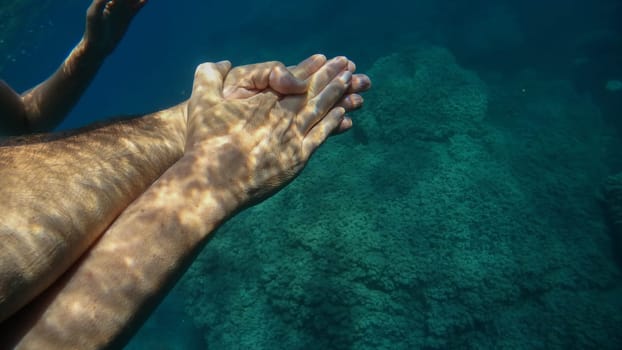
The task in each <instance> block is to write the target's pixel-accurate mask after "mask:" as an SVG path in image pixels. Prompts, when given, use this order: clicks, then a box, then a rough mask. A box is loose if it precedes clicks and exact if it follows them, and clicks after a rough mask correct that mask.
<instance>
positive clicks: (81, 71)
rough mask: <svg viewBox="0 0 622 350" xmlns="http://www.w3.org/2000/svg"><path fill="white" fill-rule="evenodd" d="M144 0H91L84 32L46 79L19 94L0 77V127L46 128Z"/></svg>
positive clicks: (66, 108) (74, 98) (15, 130)
mask: <svg viewBox="0 0 622 350" xmlns="http://www.w3.org/2000/svg"><path fill="white" fill-rule="evenodd" d="M145 3H146V0H113V1H111V0H93V2H92V3H91V5H90V6H89V8H88V10H87V14H86V29H85V32H84V36H83V37H82V39H81V40H80V42H79V43H78V45H76V47H75V48H74V49H73V50H72V51H71V53H70V54H69V56H68V57H67V58H66V59H65V60H64V61H63V63H62V64H61V65H60V67H59V68H58V69H57V70H56V72H54V74H52V76H50V77H49V78H48V79H47V80H45V81H43V82H42V83H40V84H39V85H37V86H35V87H34V88H32V89H30V90H28V91H26V92H24V93H23V94H21V95H19V94H17V93H15V92H14V91H13V90H12V89H11V88H10V87H9V86H8V85H7V84H6V83H4V82H0V123H1V125H0V131H2V133H4V134H7V135H20V134H25V133H31V132H42V131H48V130H51V129H52V128H54V127H55V126H56V125H58V124H59V123H60V122H61V121H62V120H63V119H64V118H65V116H67V114H68V113H69V112H70V111H71V109H72V108H73V107H74V106H75V104H76V103H77V102H78V100H79V99H80V97H81V96H82V94H83V93H84V92H85V91H86V88H87V87H88V86H89V84H90V83H91V81H92V80H93V78H94V77H95V75H96V74H97V71H98V70H99V68H100V67H101V65H102V64H103V62H104V59H105V58H106V57H107V56H108V55H109V54H110V53H111V52H112V51H113V50H114V48H115V47H116V46H117V44H118V43H119V42H120V41H121V39H122V37H123V35H124V34H125V32H126V31H127V28H128V26H129V25H130V22H131V20H132V18H133V17H134V16H135V15H136V13H138V11H139V10H140V9H141V8H142V7H143V6H144V5H145Z"/></svg>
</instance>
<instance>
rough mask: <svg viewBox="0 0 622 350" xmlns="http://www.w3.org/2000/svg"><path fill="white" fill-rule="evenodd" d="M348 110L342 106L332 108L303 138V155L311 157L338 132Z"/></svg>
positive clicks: (304, 157)
mask: <svg viewBox="0 0 622 350" xmlns="http://www.w3.org/2000/svg"><path fill="white" fill-rule="evenodd" d="M345 113H346V111H345V110H344V109H343V108H342V107H336V108H333V109H332V110H330V112H328V114H327V115H326V116H325V117H324V118H322V120H321V121H320V122H318V123H317V124H315V125H314V126H313V128H311V130H310V131H309V132H308V133H307V135H306V136H305V138H304V139H303V140H302V157H303V159H309V157H311V154H313V152H314V151H315V150H316V149H317V148H318V147H319V146H320V145H321V144H322V143H324V141H326V139H327V138H328V137H329V136H330V135H331V134H333V133H335V132H337V131H338V130H339V128H340V126H341V124H342V123H343V120H344V115H345Z"/></svg>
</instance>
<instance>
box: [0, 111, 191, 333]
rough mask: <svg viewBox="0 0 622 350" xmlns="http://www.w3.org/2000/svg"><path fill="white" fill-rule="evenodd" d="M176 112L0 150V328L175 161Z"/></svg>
mask: <svg viewBox="0 0 622 350" xmlns="http://www.w3.org/2000/svg"><path fill="white" fill-rule="evenodd" d="M184 108H185V104H181V105H178V106H175V107H173V108H170V109H167V110H164V111H160V112H156V113H153V114H149V115H145V116H143V117H141V118H135V119H131V120H126V121H121V122H115V123H112V124H108V125H103V126H99V127H90V128H89V130H86V131H84V130H83V131H81V132H77V133H74V134H73V135H72V134H69V135H64V134H55V135H41V136H32V137H25V138H18V139H14V140H13V141H11V144H10V145H3V146H2V147H0V196H1V197H2V201H0V212H1V213H2V222H1V223H0V322H1V321H2V320H4V319H6V318H7V317H8V316H9V315H10V314H12V313H13V312H14V311H16V310H17V309H19V308H20V307H21V306H23V305H24V304H26V303H27V302H28V301H29V300H31V299H32V298H33V297H34V296H36V295H37V294H39V293H40V292H41V291H43V290H44V289H45V288H47V287H48V286H49V285H50V284H51V283H52V282H53V281H54V280H55V279H56V278H58V277H59V276H60V275H61V274H62V273H63V272H64V271H65V270H66V269H67V268H68V267H69V266H70V265H71V264H72V263H73V262H75V260H76V259H77V258H78V257H79V256H80V255H81V254H82V253H83V252H84V251H85V250H86V249H87V248H88V246H89V245H90V244H91V243H92V242H93V241H94V240H95V239H96V238H97V237H99V236H100V235H101V234H102V233H103V232H104V230H105V229H106V228H107V227H108V226H109V225H110V223H112V221H113V220H114V219H115V218H116V217H117V216H118V215H119V213H121V211H122V210H123V209H124V208H125V207H127V205H128V204H129V203H130V202H131V201H132V200H134V199H135V198H136V197H138V195H140V194H141V193H142V192H143V191H144V190H145V189H146V188H147V187H148V186H149V185H150V184H151V183H153V181H155V179H157V178H158V176H160V175H161V174H162V173H163V172H164V171H165V170H166V169H167V168H168V167H170V166H171V165H172V164H173V163H175V161H177V160H178V159H179V158H180V157H181V156H182V154H183V148H184V144H185V131H186V117H185V116H186V114H185V109H184Z"/></svg>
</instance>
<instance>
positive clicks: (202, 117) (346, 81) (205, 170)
mask: <svg viewBox="0 0 622 350" xmlns="http://www.w3.org/2000/svg"><path fill="white" fill-rule="evenodd" d="M349 65H350V64H349V61H348V60H347V59H345V58H344V57H338V58H335V59H333V60H330V61H328V62H327V63H326V64H324V65H323V66H322V67H321V68H320V69H319V70H316V72H315V73H313V74H312V76H311V77H310V78H309V80H308V85H307V92H306V93H304V94H298V95H286V96H282V95H281V94H280V93H279V92H278V91H274V90H270V89H268V90H264V91H263V92H257V93H254V95H252V96H250V97H247V98H244V99H232V98H230V99H227V98H225V96H226V95H227V94H228V96H229V97H231V96H232V95H233V92H232V91H231V89H229V90H227V89H226V87H224V88H223V85H224V84H226V79H225V76H227V77H229V75H228V74H227V73H229V67H230V64H229V63H228V62H220V63H216V64H214V63H206V64H202V65H200V66H199V67H198V68H197V71H196V74H195V82H194V87H193V94H192V96H191V98H190V100H189V101H188V132H187V139H186V149H185V155H184V158H186V159H191V160H192V161H191V162H190V165H189V166H191V167H192V169H188V173H197V174H201V176H205V175H207V179H206V181H207V182H208V183H209V186H210V187H211V191H212V192H218V194H217V196H218V197H219V198H221V201H222V200H227V201H228V202H229V204H230V205H226V206H227V207H228V211H233V210H236V209H238V208H240V207H244V206H247V205H250V204H253V203H256V202H258V201H260V200H262V199H264V198H266V197H267V196H269V195H270V194H272V193H274V192H275V191H276V190H278V189H279V188H281V187H283V186H284V185H286V184H287V183H288V182H289V181H291V180H293V178H294V177H295V176H296V175H297V174H298V173H299V172H300V170H302V168H303V167H304V165H305V164H306V162H307V161H308V160H309V157H310V156H311V154H312V153H313V152H314V151H315V150H316V149H317V148H318V147H319V145H320V144H322V143H323V142H324V141H325V140H326V138H327V137H328V136H329V135H330V134H331V133H332V132H334V131H335V130H338V128H339V126H340V124H341V123H342V122H343V120H344V113H345V111H346V110H345V108H344V107H342V106H338V104H339V103H340V101H341V100H342V98H343V96H344V94H346V93H347V92H348V89H349V88H350V86H351V84H352V73H351V72H350V71H349V70H348V69H347V68H348V66H349ZM311 70H313V69H311ZM264 76H265V75H264ZM275 88H276V89H278V87H275ZM235 91H238V92H240V93H242V94H243V93H245V91H244V90H243V89H237V90H235ZM360 102H361V103H362V101H360ZM221 205H223V203H221Z"/></svg>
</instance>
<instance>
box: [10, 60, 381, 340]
mask: <svg viewBox="0 0 622 350" xmlns="http://www.w3.org/2000/svg"><path fill="white" fill-rule="evenodd" d="M350 66H351V65H350V64H349V61H348V60H347V59H345V58H337V59H333V60H330V61H326V60H325V58H324V57H323V56H319V55H318V56H314V57H312V58H310V59H309V60H306V61H304V62H303V63H302V64H301V65H299V66H297V67H295V68H294V69H292V70H291V72H292V73H283V72H282V70H281V67H282V64H277V65H274V64H273V66H272V71H271V73H266V72H265V71H264V70H263V69H261V68H263V66H261V65H255V66H254V67H255V68H253V65H251V66H246V67H240V69H237V68H234V69H231V67H230V63H228V62H220V63H217V64H212V63H210V64H204V65H201V66H199V68H198V69H197V73H196V75H195V85H194V87H193V94H192V97H191V98H190V100H189V101H188V102H187V103H185V104H182V105H180V106H181V107H179V108H177V109H176V110H175V113H173V114H172V115H171V116H170V119H171V120H172V122H171V121H169V123H164V125H155V124H153V125H150V124H147V125H143V128H142V129H141V130H140V132H138V131H136V130H134V131H130V130H126V131H127V135H126V136H127V137H122V138H121V140H118V139H116V138H112V137H111V139H110V140H108V141H109V142H110V144H108V143H107V142H103V141H102V142H97V140H99V138H98V136H97V134H95V135H94V136H93V135H89V136H88V140H90V141H88V142H87V141H86V140H87V139H86V138H83V139H81V140H82V142H83V143H84V144H83V145H79V146H75V147H74V146H73V144H72V143H71V142H66V141H67V140H66V139H64V138H61V139H59V142H60V144H62V145H63V147H57V148H60V149H61V150H62V151H63V152H60V155H59V154H58V151H59V149H52V148H51V149H50V150H49V153H47V154H45V152H44V153H43V154H42V155H41V157H42V159H49V162H50V163H49V166H48V167H47V168H46V170H49V169H56V170H54V171H56V173H54V171H52V173H53V174H55V176H57V177H58V179H59V180H58V181H57V183H55V186H56V188H55V189H54V191H52V192H55V193H56V195H52V193H50V192H49V190H50V189H49V188H47V187H45V186H48V184H47V183H42V184H41V187H40V188H38V189H37V190H40V191H42V192H44V193H45V191H46V190H47V191H48V193H50V195H49V197H46V196H45V195H44V197H45V198H46V200H47V202H46V201H45V200H44V201H42V205H41V207H40V208H39V209H40V210H43V209H44V208H47V209H48V211H45V212H39V213H37V215H39V216H41V217H46V218H48V219H49V218H50V217H53V214H54V212H58V215H60V216H61V217H60V218H58V219H57V220H58V227H62V226H61V224H63V223H64V224H67V223H68V222H69V223H73V222H74V221H75V223H76V224H82V225H83V226H81V227H79V228H80V229H82V230H83V231H80V232H76V231H77V230H78V228H75V229H74V230H73V231H62V230H60V231H59V232H61V231H62V234H64V235H65V236H64V241H63V240H61V241H60V243H61V245H63V244H64V245H66V246H67V247H66V248H65V250H66V251H68V252H71V253H73V254H76V255H75V258H77V257H78V256H79V255H80V254H79V253H80V249H82V245H84V244H85V243H82V242H89V243H88V244H90V242H93V241H95V242H94V243H93V244H92V246H91V248H90V249H89V250H88V251H87V252H86V253H84V254H83V255H82V256H81V257H80V259H79V260H77V261H75V259H74V260H73V261H71V262H69V261H68V260H70V258H67V257H66V256H65V257H62V256H57V257H56V259H58V260H59V261H61V262H62V263H63V264H65V265H67V267H68V266H69V265H71V264H73V265H72V266H71V268H70V269H69V270H68V271H67V272H66V273H65V274H64V275H63V276H62V277H60V278H59V279H57V280H56V282H55V283H54V284H53V285H52V286H51V287H49V288H48V289H47V290H45V292H44V293H43V294H41V295H40V296H39V297H38V298H36V299H35V300H34V301H32V302H30V303H29V304H28V305H27V306H26V307H25V308H24V309H23V310H21V311H20V312H18V313H17V314H15V315H14V316H13V317H12V318H11V319H9V320H7V321H6V322H4V323H3V324H1V325H0V342H2V343H3V344H11V345H17V346H18V347H21V348H26V349H30V348H33V349H40V348H45V349H67V348H80V349H89V348H101V347H105V346H112V347H120V346H122V345H123V343H124V341H125V340H126V339H127V338H128V337H129V336H130V335H131V334H132V333H133V331H134V330H135V329H136V328H137V327H138V326H139V325H140V324H141V322H142V320H143V319H144V318H145V317H146V315H147V314H148V312H149V311H150V310H151V309H153V307H154V306H155V305H156V304H157V303H158V301H159V300H160V299H161V298H162V297H163V296H164V295H165V294H166V292H167V291H168V289H169V288H170V287H171V286H172V285H173V284H174V282H175V280H176V279H177V278H178V277H179V276H180V275H181V273H183V271H184V270H185V268H186V267H187V266H188V265H189V263H190V262H191V261H192V259H193V258H194V256H195V255H196V254H197V252H198V251H199V250H200V249H201V247H202V246H203V245H204V244H205V243H206V242H207V239H208V237H209V234H210V233H211V232H212V231H214V229H215V228H216V227H218V226H219V225H220V224H221V223H222V222H223V221H225V220H226V219H227V218H229V217H230V216H232V215H234V214H235V213H237V212H239V211H240V210H242V209H244V208H245V207H248V206H250V205H253V204H255V203H257V202H259V201H261V200H263V199H265V198H267V197H268V196H270V195H271V194H273V193H275V192H276V191H277V190H278V189H280V188H282V187H283V186H284V185H286V184H287V183H289V182H290V181H291V180H293V179H294V177H295V176H296V175H297V174H298V173H299V172H300V171H301V170H302V168H303V167H304V165H305V163H306V162H307V161H308V159H309V157H310V156H311V154H312V153H313V152H314V151H315V150H316V149H317V147H319V145H320V144H322V143H323V142H324V141H325V140H326V138H327V137H328V136H329V135H330V134H332V133H333V132H334V131H335V130H338V128H339V127H340V125H341V123H342V122H343V121H344V113H345V112H346V110H352V109H354V108H355V107H357V106H354V105H351V104H348V103H347V102H344V101H345V99H344V95H346V94H348V92H351V93H353V94H355V93H357V92H360V91H362V90H363V89H365V88H366V87H368V86H369V83H368V79H366V77H364V76H360V75H359V76H357V78H358V80H357V81H358V82H359V83H360V85H359V86H358V88H353V87H352V83H353V81H354V79H353V75H352V72H351V71H348V67H350ZM275 72H276V73H275ZM236 74H241V75H242V76H251V77H250V78H249V79H247V80H245V81H242V82H236V81H235V79H234V80H232V81H230V82H229V83H226V82H225V80H226V78H227V77H234V76H236ZM280 74H291V75H293V76H294V77H295V78H292V77H291V76H290V77H289V78H282V77H280V76H279V75H280ZM316 74H317V75H316ZM257 77H259V78H257ZM262 77H263V78H262ZM239 79H242V78H241V77H240V78H239ZM256 79H268V80H270V84H275V85H279V84H281V85H279V86H270V88H265V89H264V90H263V91H255V90H254V89H255V88H257V86H264V85H262V84H260V82H258V81H257V80H256ZM291 79H294V80H295V79H302V81H304V83H303V85H304V86H305V87H308V86H314V89H315V90H314V92H313V93H312V92H311V91H309V92H307V93H304V94H283V93H281V92H279V91H284V92H287V91H288V89H292V91H296V89H297V87H296V86H298V85H299V84H300V81H298V82H297V83H296V84H294V85H292V86H293V87H292V86H289V87H288V85H287V84H289V82H287V81H289V80H291ZM227 84H230V85H232V86H233V85H235V86H237V88H235V89H229V92H231V95H230V96H229V98H227V97H225V94H224V93H223V91H224V90H226V89H227V87H228V86H229V85H227ZM249 84H250V85H249ZM253 84H254V85H253ZM297 84H298V85H297ZM272 87H274V88H272ZM357 89H358V90H357ZM238 92H239V94H238ZM292 93H293V92H292ZM240 94H241V95H240ZM232 96H246V97H244V98H234V97H232ZM341 105H345V107H342V106H341ZM169 112H170V111H169ZM161 113H165V114H166V115H168V114H167V113H166V111H165V112H161ZM160 117H162V116H160ZM156 120H158V119H156ZM170 124H173V126H171V125H170ZM162 127H168V128H169V129H170V130H169V134H168V135H163V133H162V132H161V131H160V129H161V128H162ZM104 135H107V134H105V133H104ZM180 135H181V136H180ZM117 136H118V135H117ZM165 136H166V137H168V138H171V139H172V140H173V141H167V139H166V137H165ZM76 137H78V138H80V135H77V136H76ZM105 137H110V136H105ZM105 137H104V136H102V140H103V139H104V138H105ZM48 142H49V143H51V144H54V141H48ZM23 146H24V147H27V146H29V147H43V149H47V148H46V147H48V143H44V144H40V143H36V142H34V143H32V144H30V145H28V143H27V142H26V144H25V145H23ZM27 149H28V148H19V147H14V148H7V149H6V150H5V151H6V152H5V153H0V159H2V158H1V157H2V156H4V155H5V154H6V155H10V156H9V157H7V158H6V159H8V160H10V159H16V160H17V159H20V157H22V156H23V155H21V156H20V155H19V154H18V153H12V152H18V151H17V150H21V152H26V151H24V150H27ZM119 149H121V150H119ZM115 150H116V152H115ZM29 151H30V152H32V149H30V150H29ZM52 153H53V154H52ZM162 154H168V156H167V157H164V158H166V159H165V160H163V159H161V156H162ZM141 155H142V156H143V157H144V158H141V159H138V158H137V159H133V158H132V157H139V156H141ZM147 155H151V156H152V157H149V156H147ZM11 157H13V158H11ZM59 157H60V158H59ZM72 157H73V158H72ZM169 157H170V159H169ZM176 157H177V158H176ZM68 160H70V161H68ZM171 160H172V164H171V165H170V166H168V167H165V168H164V169H163V168H162V166H163V165H164V162H165V161H171ZM136 164H140V166H137V165H136ZM9 168H10V167H9ZM37 169H39V170H38V171H39V173H41V172H42V170H41V169H44V168H37ZM84 169H86V170H84ZM158 170H161V173H160V174H158V173H157V171H158ZM107 172H109V173H107ZM118 172H121V174H122V176H119V174H118ZM17 173H18V172H16V173H15V174H14V175H12V176H7V178H10V179H16V178H18V177H17V176H16V174H17ZM145 173H146V174H145ZM152 176H153V177H152ZM158 176H159V178H158ZM134 177H136V178H134ZM41 178H42V175H41V174H38V173H33V178H32V179H33V181H32V182H33V183H34V184H36V183H37V181H36V180H38V179H41ZM61 178H64V179H65V180H67V181H69V182H68V183H67V182H62V181H61V180H60V179H61ZM155 178H157V180H156V181H155V182H153V183H151V185H150V186H149V183H150V182H149V181H153V180H152V179H155ZM46 179H47V177H46ZM15 181H17V180H15ZM18 182H19V181H18ZM52 182H54V181H52ZM126 182H129V185H128V184H126ZM68 184H69V185H68ZM63 186H65V187H63ZM72 186H76V187H77V189H75V190H68V189H67V187H69V188H70V189H71V188H73V187H72ZM124 186H125V187H124ZM128 186H129V187H128ZM141 186H144V187H143V188H146V187H147V186H148V188H147V189H146V191H144V192H142V191H141V192H140V193H142V194H136V193H130V192H132V191H138V190H139V188H140V187H141ZM17 187H18V188H22V187H24V184H22V183H17ZM61 191H65V192H63V193H66V194H67V197H68V198H71V200H67V201H66V203H64V204H62V205H60V206H59V205H58V204H56V203H53V202H52V201H54V200H55V199H58V198H59V195H58V193H59V192H61ZM20 193H23V192H21V191H20ZM29 193H30V194H29V195H30V196H31V198H37V196H41V193H40V192H38V191H34V190H33V192H29ZM97 193H99V195H97ZM131 195H133V196H134V197H133V198H134V199H135V200H134V201H133V202H132V203H131V204H129V200H131V199H132V198H130V197H131ZM115 196H116V197H119V196H122V197H123V196H125V197H123V198H121V199H119V198H116V197H115ZM16 198H17V199H18V201H17V202H20V201H21V204H22V206H27V204H26V202H25V199H24V198H22V197H20V196H18V197H16ZM74 198H85V201H84V202H80V201H76V200H75V199H74ZM122 200H127V202H126V203H128V204H129V206H126V205H127V204H126V205H123V206H121V205H118V206H116V207H115V203H117V204H118V203H119V202H121V201H122ZM13 209H14V208H13ZM115 210H116V211H115ZM87 211H88V214H89V215H87V218H86V219H85V218H84V217H83V216H82V215H84V213H85V212H87ZM14 212H15V210H14ZM115 213H120V215H119V216H118V217H116V214H115ZM106 214H107V215H108V216H109V218H107V219H105V220H103V221H104V223H105V224H106V226H108V225H109V226H108V227H107V228H106V227H103V228H102V230H101V231H98V230H99V227H95V226H94V225H95V224H93V223H91V222H90V221H89V220H93V221H96V220H95V219H94V217H97V215H100V216H101V215H106ZM15 216H16V217H18V216H19V215H17V214H15ZM91 216H93V217H91ZM50 220H51V219H50ZM85 220H86V221H85ZM20 223H21V222H17V223H16V225H17V227H13V229H14V230H15V231H14V232H19V235H16V236H17V237H19V238H20V239H21V242H18V243H19V244H18V245H16V246H15V247H13V248H12V249H13V251H14V255H15V256H17V255H19V254H18V253H17V252H20V251H21V250H20V249H21V247H19V245H20V244H21V245H24V244H25V243H24V241H27V240H29V239H31V238H32V237H33V235H29V232H28V231H26V232H25V231H24V226H23V225H22V226H20ZM97 223H98V224H100V225H101V222H97ZM110 223H111V224H110ZM89 225H90V226H89ZM39 227H41V228H42V232H43V233H44V234H45V235H49V233H47V232H48V231H49V230H50V227H53V226H51V225H50V224H49V222H45V223H42V224H41V225H40V226H39ZM103 230H105V232H103ZM102 232H103V234H102ZM85 235H86V236H88V237H86V238H85ZM89 240H90V241H89ZM76 242H79V244H78V243H76ZM81 244H82V245H81ZM88 244H87V246H88ZM43 246H45V244H44V243H42V242H34V243H33V248H34V249H38V250H39V252H40V251H42V250H45V249H42V247H43ZM52 246H54V245H52ZM84 249H86V247H84ZM82 251H83V250H82ZM3 258H4V257H3ZM49 259H51V258H49ZM63 259H64V260H63ZM7 266H8V265H7ZM0 267H2V268H4V267H5V265H4V262H2V265H1V266H0ZM61 268H65V269H66V267H55V268H52V269H50V270H51V271H49V272H53V273H58V272H59V271H58V270H56V269H61ZM48 269H49V267H48ZM47 272H48V271H46V273H47ZM31 287H32V286H31ZM7 291H8V292H14V290H10V288H8V289H7ZM9 294H10V293H9ZM8 312H10V311H8Z"/></svg>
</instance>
